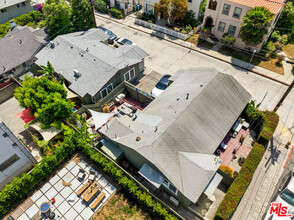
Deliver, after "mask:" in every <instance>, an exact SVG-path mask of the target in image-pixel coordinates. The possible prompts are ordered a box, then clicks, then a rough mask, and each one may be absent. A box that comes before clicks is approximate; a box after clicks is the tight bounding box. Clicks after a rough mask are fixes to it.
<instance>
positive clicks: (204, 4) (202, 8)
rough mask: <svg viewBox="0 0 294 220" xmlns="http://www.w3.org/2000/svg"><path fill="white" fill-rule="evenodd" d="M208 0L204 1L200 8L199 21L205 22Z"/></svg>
mask: <svg viewBox="0 0 294 220" xmlns="http://www.w3.org/2000/svg"><path fill="white" fill-rule="evenodd" d="M206 3H207V0H203V1H202V2H201V4H200V7H199V18H198V19H199V21H201V22H202V21H203V18H204V13H205V8H206Z"/></svg>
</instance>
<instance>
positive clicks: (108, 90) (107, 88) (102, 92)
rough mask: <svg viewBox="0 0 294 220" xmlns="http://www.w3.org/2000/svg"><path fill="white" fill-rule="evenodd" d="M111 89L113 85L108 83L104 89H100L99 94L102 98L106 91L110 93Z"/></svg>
mask: <svg viewBox="0 0 294 220" xmlns="http://www.w3.org/2000/svg"><path fill="white" fill-rule="evenodd" d="M112 90H113V85H112V83H110V84H109V85H108V86H106V87H105V88H104V89H102V90H101V91H100V95H101V97H102V98H104V97H105V96H107V94H108V93H110V92H111V91H112Z"/></svg>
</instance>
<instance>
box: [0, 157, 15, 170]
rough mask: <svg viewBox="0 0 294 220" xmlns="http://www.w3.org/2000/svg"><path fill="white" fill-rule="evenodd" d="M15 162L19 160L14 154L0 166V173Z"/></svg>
mask: <svg viewBox="0 0 294 220" xmlns="http://www.w3.org/2000/svg"><path fill="white" fill-rule="evenodd" d="M17 160H19V157H18V156H17V155H16V154H14V155H13V156H11V157H10V158H8V159H7V160H6V161H4V162H3V163H2V164H0V171H1V172H3V171H4V170H5V169H7V168H8V167H10V166H11V165H12V164H13V163H15V162H16V161H17Z"/></svg>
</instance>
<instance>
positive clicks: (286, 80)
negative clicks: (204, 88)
mask: <svg viewBox="0 0 294 220" xmlns="http://www.w3.org/2000/svg"><path fill="white" fill-rule="evenodd" d="M95 15H96V16H99V17H102V18H104V19H107V20H110V21H113V22H117V23H120V24H121V25H124V26H127V27H130V28H133V29H136V30H138V31H141V32H144V33H146V34H150V35H153V36H156V37H159V38H162V39H164V40H166V41H169V42H172V43H174V44H177V45H179V46H183V47H186V48H189V49H191V50H195V51H197V52H199V53H202V54H205V55H207V56H210V57H213V58H215V59H218V60H221V61H224V62H226V63H230V64H232V65H235V66H238V67H240V68H243V69H246V70H249V71H252V72H254V73H256V74H258V75H261V76H264V77H266V78H269V79H271V80H275V81H277V82H280V83H283V84H285V85H289V84H290V83H291V82H292V80H293V79H294V76H293V74H292V73H291V71H289V72H287V73H286V74H284V75H280V74H278V73H275V72H273V71H270V70H267V69H264V68H262V67H259V66H254V65H252V64H249V63H247V62H244V61H242V60H239V59H236V58H233V57H229V56H225V55H223V54H220V53H218V52H217V51H213V50H209V49H207V48H199V47H196V46H195V45H194V44H192V43H189V42H186V41H183V40H181V39H177V38H175V37H173V36H169V35H166V34H164V33H161V32H157V31H155V30H152V29H149V28H145V27H143V26H140V25H137V24H135V18H136V16H135V14H130V15H128V16H127V17H125V18H124V19H117V18H114V17H112V16H110V15H108V14H101V13H99V12H96V13H95Z"/></svg>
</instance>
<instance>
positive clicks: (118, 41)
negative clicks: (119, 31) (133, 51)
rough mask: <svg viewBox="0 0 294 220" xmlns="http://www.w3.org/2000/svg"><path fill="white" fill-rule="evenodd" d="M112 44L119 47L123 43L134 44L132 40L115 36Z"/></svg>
mask: <svg viewBox="0 0 294 220" xmlns="http://www.w3.org/2000/svg"><path fill="white" fill-rule="evenodd" d="M114 44H115V45H116V46H117V47H120V46H122V45H125V44H129V45H136V44H135V43H133V42H132V41H130V40H128V39H126V38H116V39H115V40H114Z"/></svg>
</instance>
